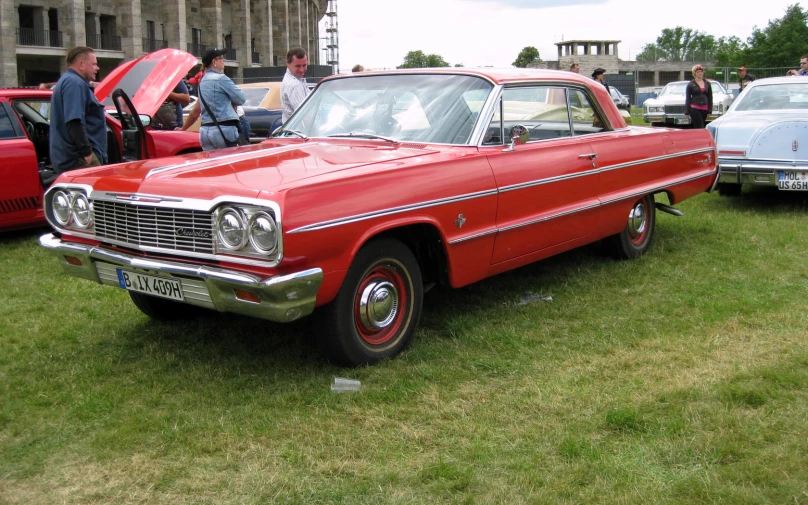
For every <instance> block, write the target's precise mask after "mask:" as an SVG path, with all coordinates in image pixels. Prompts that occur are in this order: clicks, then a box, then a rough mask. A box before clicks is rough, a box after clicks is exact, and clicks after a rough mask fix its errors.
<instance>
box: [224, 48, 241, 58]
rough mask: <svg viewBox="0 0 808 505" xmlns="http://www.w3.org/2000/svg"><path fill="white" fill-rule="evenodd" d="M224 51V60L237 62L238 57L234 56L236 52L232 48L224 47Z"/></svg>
mask: <svg viewBox="0 0 808 505" xmlns="http://www.w3.org/2000/svg"><path fill="white" fill-rule="evenodd" d="M224 50H225V53H224V59H226V60H230V61H236V60H238V57H237V56H236V50H235V49H233V48H232V47H225V48H224Z"/></svg>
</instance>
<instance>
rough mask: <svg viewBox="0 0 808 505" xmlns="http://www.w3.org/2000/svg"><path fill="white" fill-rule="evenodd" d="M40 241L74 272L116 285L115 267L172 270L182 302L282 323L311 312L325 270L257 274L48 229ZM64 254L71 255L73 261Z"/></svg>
mask: <svg viewBox="0 0 808 505" xmlns="http://www.w3.org/2000/svg"><path fill="white" fill-rule="evenodd" d="M39 244H40V245H41V246H42V247H44V248H45V249H47V250H48V251H50V252H51V253H53V254H54V255H56V256H57V257H58V258H59V262H60V264H61V265H62V268H63V269H64V271H65V272H66V273H68V274H70V275H72V276H74V277H79V278H81V279H88V280H91V281H95V282H98V283H100V284H107V285H111V286H118V287H120V286H119V282H118V275H117V268H119V267H124V268H126V269H127V270H130V271H135V272H139V273H142V274H146V275H155V276H170V277H173V278H175V279H178V280H179V281H180V283H181V285H182V291H183V293H184V294H185V303H188V304H191V305H197V306H199V307H205V308H207V309H213V310H218V311H220V312H233V313H236V314H244V315H247V316H252V317H258V318H261V319H268V320H270V321H277V322H281V323H285V322H289V321H294V320H295V319H299V318H301V317H303V316H306V315H308V314H311V312H312V311H313V310H314V302H315V300H316V298H317V291H318V290H319V289H320V284H322V282H323V271H322V270H321V269H319V268H311V269H309V270H303V271H301V272H296V273H293V274H288V275H277V276H274V277H269V278H261V277H259V276H257V275H254V274H250V273H244V272H239V271H235V270H227V269H223V268H216V267H210V266H204V265H195V264H191V263H181V262H175V261H166V260H155V259H147V258H141V257H139V256H134V255H131V254H127V253H123V252H119V251H112V250H109V249H105V248H103V247H99V246H90V245H85V244H77V243H72V242H64V241H62V240H61V239H60V238H59V237H56V236H55V235H53V234H51V233H47V234H45V235H42V236H41V237H39ZM68 257H70V258H73V260H72V261H73V262H72V263H71V262H68ZM76 260H78V261H76ZM77 263H78V264H77ZM236 289H238V290H243V291H247V292H250V293H254V294H256V295H258V297H259V300H260V301H259V302H253V301H247V300H242V299H239V298H237V297H236V292H235V290H236Z"/></svg>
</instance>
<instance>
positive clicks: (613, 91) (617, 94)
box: [609, 86, 620, 100]
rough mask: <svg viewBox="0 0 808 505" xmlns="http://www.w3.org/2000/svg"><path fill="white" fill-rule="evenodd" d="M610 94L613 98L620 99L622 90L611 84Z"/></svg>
mask: <svg viewBox="0 0 808 505" xmlns="http://www.w3.org/2000/svg"><path fill="white" fill-rule="evenodd" d="M609 94H611V95H612V99H614V100H620V92H619V91H617V88H615V87H614V86H609Z"/></svg>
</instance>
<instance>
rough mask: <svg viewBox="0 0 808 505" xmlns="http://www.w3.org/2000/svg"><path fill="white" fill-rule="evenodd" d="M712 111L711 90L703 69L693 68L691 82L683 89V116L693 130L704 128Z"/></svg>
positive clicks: (699, 66)
mask: <svg viewBox="0 0 808 505" xmlns="http://www.w3.org/2000/svg"><path fill="white" fill-rule="evenodd" d="M711 110H713V88H712V87H711V86H710V81H708V80H707V79H705V78H704V67H702V66H701V65H694V66H693V80H691V81H690V82H689V83H687V88H686V89H685V114H686V115H688V116H690V124H691V125H692V126H693V128H704V125H705V123H706V121H707V115H708V114H709V113H710V111H711Z"/></svg>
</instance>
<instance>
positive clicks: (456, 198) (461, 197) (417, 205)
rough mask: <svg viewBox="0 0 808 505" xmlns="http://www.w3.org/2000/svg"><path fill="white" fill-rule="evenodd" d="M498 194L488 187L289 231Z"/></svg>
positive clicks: (346, 222)
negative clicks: (474, 191)
mask: <svg viewBox="0 0 808 505" xmlns="http://www.w3.org/2000/svg"><path fill="white" fill-rule="evenodd" d="M496 194H497V190H496V189H488V190H485V191H478V192H476V193H468V194H465V195H459V196H452V197H449V198H440V199H438V200H430V201H428V202H421V203H414V204H411V205H402V206H400V207H392V208H390V209H383V210H378V211H374V212H366V213H364V214H357V215H355V216H348V217H343V218H339V219H331V220H329V221H321V222H319V223H314V224H310V225H306V226H301V227H300V228H295V229H294V230H289V231H288V232H287V233H289V234H292V233H304V232H308V231H315V230H322V229H324V228H331V227H334V226H340V225H343V224H350V223H356V222H357V221H365V220H368V219H373V218H376V217H381V216H389V215H391V214H400V213H402V212H409V211H411V210H418V209H425V208H428V207H436V206H438V205H445V204H448V203H455V202H462V201H463V200H471V199H474V198H481V197H484V196H493V195H496Z"/></svg>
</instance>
